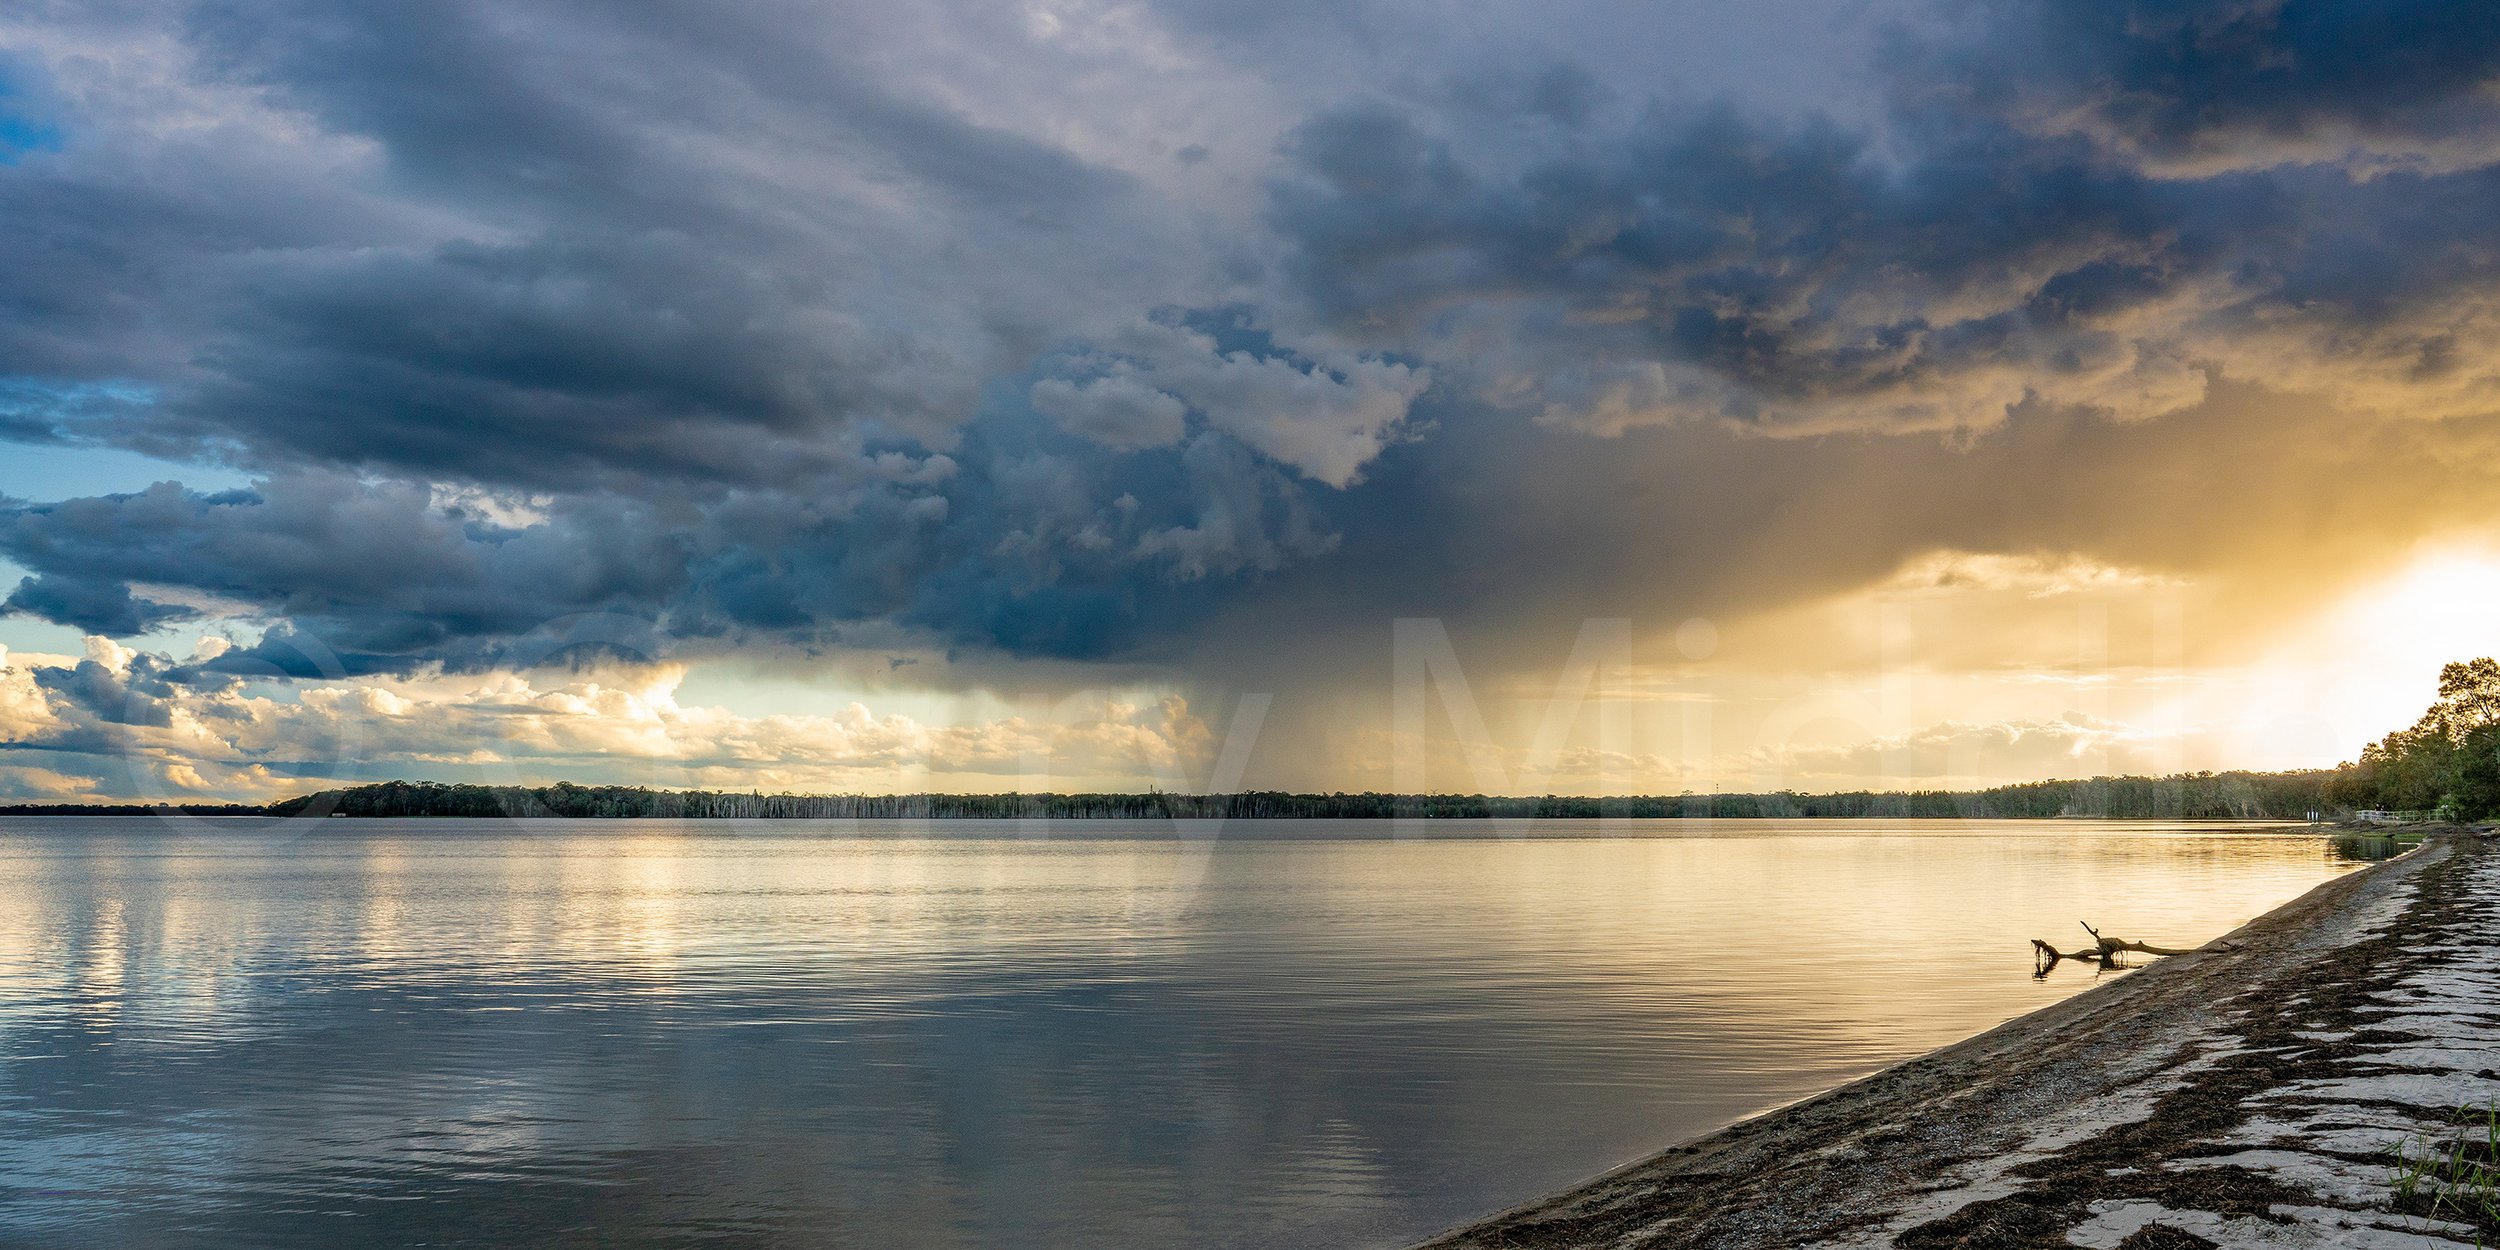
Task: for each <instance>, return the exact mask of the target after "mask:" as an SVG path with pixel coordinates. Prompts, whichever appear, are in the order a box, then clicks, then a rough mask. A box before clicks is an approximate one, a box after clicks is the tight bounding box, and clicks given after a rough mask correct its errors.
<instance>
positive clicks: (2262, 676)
mask: <svg viewBox="0 0 2500 1250" xmlns="http://www.w3.org/2000/svg"><path fill="white" fill-rule="evenodd" d="M2494 653H2500V554H2495V553H2493V552H2491V551H2488V550H2478V549H2467V548H2447V549H2439V550H2433V551H2430V552H2428V553H2426V554H2424V555H2423V556H2422V557H2421V558H2419V559H2417V560H2415V561H2414V562H2413V563H2412V564H2410V565H2408V566H2406V567H2405V568H2404V569H2403V570H2401V571H2400V572H2397V573H2396V574H2394V575H2392V576H2389V577H2386V578H2382V579H2379V580H2376V581H2371V582H2367V583H2364V584H2362V585H2361V586H2359V587H2357V588H2355V589H2353V590H2351V591H2350V592H2348V593H2346V594H2345V595H2344V596H2343V597H2342V598H2340V599H2339V600H2337V601H2336V602H2335V603H2334V604H2333V605H2332V606H2330V607H2328V608H2327V609H2326V610H2324V611H2322V612H2320V613H2319V614H2318V615H2316V616H2315V617H2312V618H2311V619H2310V620H2309V621H2308V622H2306V623H2304V624H2300V625H2296V626H2294V627H2293V628H2292V629H2291V630H2290V631H2289V632H2288V633H2287V634H2285V635H2284V636H2283V637H2282V639H2281V641H2280V642H2279V643H2278V645H2277V646H2275V647H2274V648H2272V649H2270V650H2269V651H2268V652H2266V653H2265V654H2264V655H2263V656H2262V657H2261V658H2260V659H2259V660H2258V661H2257V662H2256V663H2254V664H2252V665H2251V666H2250V669H2249V672H2248V674H2247V676H2248V678H2249V679H2250V680H2248V681H2247V682H2246V683H2245V684H2244V685H2242V684H2241V683H2234V685H2235V686H2238V687H2239V690H2240V694H2241V696H2242V697H2245V698H2247V699H2248V704H2247V705H2248V706H2249V707H2250V708H2251V709H2252V710H2253V712H2254V715H2250V716H2245V717H2244V718H2243V719H2242V725H2243V728H2244V730H2245V731H2246V732H2247V734H2248V736H2247V738H2246V740H2245V741H2244V742H2243V743H2242V744H2241V745H2242V746H2244V747H2245V748H2246V756H2245V758H2246V761H2247V763H2248V764H2249V765H2250V766H2255V767H2272V768H2283V767H2299V766H2314V765H2321V764H2332V763H2334V762H2335V761H2337V760H2348V759H2351V758H2353V757H2354V756H2355V755H2356V754H2358V753H2359V751H2360V749H2361V746H2362V744H2363V743H2365V742H2368V741H2370V740H2372V739H2374V738H2377V737H2378V736H2380V735H2381V734H2384V733H2386V732H2387V731H2388V730H2391V729H2396V728H2399V727H2401V726H2404V725H2409V724H2411V723H2412V722H2413V720H2414V718H2415V717H2417V716H2420V715H2421V713H2422V709H2423V708H2425V707H2427V706H2429V704H2430V702H2431V699H2432V697H2433V695H2434V694H2435V693H2436V691H2437V687H2438V681H2439V667H2440V665H2442V664H2445V663H2447V662H2449V661H2451V660H2464V659H2472V658H2474V657H2476V656H2483V655H2492V654H2494Z"/></svg>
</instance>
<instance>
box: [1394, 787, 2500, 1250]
mask: <svg viewBox="0 0 2500 1250" xmlns="http://www.w3.org/2000/svg"><path fill="white" fill-rule="evenodd" d="M2031 936H2034V935H2031V934H2008V935H2007V944H2008V947H2009V950H2014V951H2018V950H2020V948H2021V943H2022V942H2023V940H2024V939H2026V938H2029V937H2031ZM2495 946H2500V842H2495V841H2494V840H2492V839H2491V838H2489V837H2487V836H2486V837H2476V836H2474V835H2471V834H2465V833H2458V834H2453V835H2448V836H2441V837H2437V838H2435V839H2433V840H2432V841H2431V842H2430V843H2429V844H2428V845H2426V846H2424V847H2423V848H2422V849H2420V850H2418V851H2415V852H2413V853H2411V854H2408V855H2405V856H2403V857H2401V858H2399V859H2395V860H2391V861H2389V862H2386V863H2383V864H2379V865H2375V866H2373V867H2371V868H2370V869H2368V870H2365V871H2362V872H2358V873H2354V874H2352V875H2350V876H2346V877H2343V878H2340V879H2337V880H2335V881H2332V882H2329V883H2327V884H2325V885H2322V886H2320V887H2318V888H2317V889H2316V890H2314V891H2311V892H2310V893H2309V894H2307V895H2305V896H2303V897H2301V898H2299V899H2297V900H2294V901H2293V902H2291V903H2288V904H2286V905H2284V906H2283V907H2281V908H2278V909H2276V910H2275V911H2273V912H2271V913H2268V914H2267V915H2265V916H2263V917H2260V918H2259V919H2257V920H2256V921H2253V922H2251V923H2250V924H2248V925H2246V926H2244V927H2242V928H2241V929H2239V930H2237V931H2235V932H2233V933H2231V934H2229V935H2226V936H2225V937H2223V938H2221V939H2218V940H2216V941H2215V942H2212V943H2210V944H2208V945H2207V946H2205V947H2203V948H2201V949H2199V950H2197V951H2195V952H2193V953H2190V954H2187V955H2183V956H2179V957H2175V958H2169V959H2161V960H2155V961H2152V963H2151V966H2148V967H2144V968H2142V969H2140V970H2138V971H2136V972H2134V973H2133V974H2131V975H2128V976H2125V977H2122V978H2118V979H2116V980H2114V981H2112V982H2111V983H2110V984H2108V985H2105V986H2102V987H2099V988H2097V989H2094V990H2091V991H2089V992H2086V993H2084V994H2081V995H2078V996H2076V997H2074V998H2072V999H2069V1000H2067V1001H2065V1002H2063V1003H2060V1004H2058V1005H2056V1006H2054V1007H2050V1008H2047V1009H2045V1010H2042V1011H2039V1012H2036V1013H2034V1014H2031V1015H2028V1016H2025V1017H2022V1018H2021V1019H2018V1020H2014V1021H2011V1022H2009V1023H2007V1024H2005V1025H2003V1026H2001V1027H1999V1028H1996V1029H1994V1030H1991V1031H1989V1032H1987V1033H1984V1034H1981V1035H1980V1036H1978V1037H1974V1038H1971V1039H1970V1040H1968V1041H1965V1042H1961V1043H1959V1044H1957V1045H1954V1046H1951V1047H1948V1048H1946V1049H1944V1050H1941V1051H1937V1052H1935V1053H1933V1054H1931V1055H1928V1056H1926V1057H1923V1058H1920V1059H1916V1060H1912V1061H1910V1062H1908V1063H1905V1064H1901V1065H1899V1066H1896V1067H1893V1068H1890V1069H1887V1070H1885V1071H1883V1072H1880V1073H1877V1074H1875V1075H1873V1076H1870V1077H1868V1078H1866V1079H1864V1080H1861V1081H1858V1082H1855V1083H1853V1084H1850V1085H1846V1086H1843V1087H1841V1088H1839V1089H1836V1090H1833V1091H1831V1092H1830V1093H1827V1094H1824V1095H1821V1096H1819V1097H1816V1098H1812V1099H1809V1100H1807V1101H1805V1102H1802V1103H1798V1104H1796V1105H1793V1106H1790V1107H1787V1108H1783V1109H1781V1110H1778V1111H1774V1112H1771V1113H1769V1114H1766V1115H1763V1116H1760V1117H1757V1118H1755V1119H1752V1120H1748V1121H1745V1122H1743V1123H1740V1124H1737V1125H1735V1126H1733V1127H1730V1128H1728V1129H1725V1130H1723V1131H1721V1132H1718V1133H1715V1134H1712V1135H1710V1136H1708V1137H1704V1138H1701V1139H1699V1140H1697V1141H1693V1142H1690V1143H1687V1144H1684V1145H1680V1146H1676V1147H1674V1148H1671V1149H1668V1150H1666V1151H1664V1152H1662V1153H1660V1154H1658V1155H1655V1156H1653V1157H1651V1158H1648V1159H1645V1160H1642V1161H1640V1162H1637V1163H1634V1164H1631V1165H1629V1166H1627V1167H1624V1168H1622V1169H1619V1170H1617V1171H1615V1172H1613V1173H1610V1174H1608V1175H1605V1176H1602V1177H1599V1178H1597V1179H1596V1180H1593V1181H1591V1182H1589V1183H1588V1184H1586V1185H1584V1186H1582V1187H1580V1188H1578V1189H1576V1190H1573V1191H1571V1192H1568V1193H1565V1194H1561V1195H1558V1196H1555V1197H1553V1198H1549V1199H1546V1200H1543V1201H1539V1202H1536V1203H1532V1204H1530V1205H1528V1206H1525V1207H1521V1208H1519V1209H1516V1210H1513V1211H1510V1212H1506V1213H1503V1214H1501V1215H1498V1216H1495V1217H1492V1218H1490V1219H1487V1220H1485V1221H1483V1222H1481V1223H1478V1224H1474V1225H1471V1226H1468V1227H1465V1228H1462V1229H1458V1230H1454V1231H1452V1232H1449V1233H1446V1234H1443V1235H1442V1236H1440V1237H1438V1238H1435V1239H1434V1240H1432V1241H1431V1242H1429V1243H1427V1247H1429V1248H1430V1250H1461V1248H1466V1250H1493V1248H1495V1247H1501V1248H1505V1250H1520V1248H1529V1247H1535V1248H1551V1250H1561V1248H1565V1247H1570V1248H1575V1250H1577V1248H1589V1250H1595V1248H1598V1247H1606V1248H1609V1250H1612V1248H1620V1247H1696V1248H1699V1247H1709V1248H1712V1250H1738V1248H1744V1250H1753V1248H1757V1247H1759V1248H1769V1247H1795V1246H1818V1247H1850V1248H1860V1247H1863V1248H1870V1250H1871V1248H1873V1247H1888V1246H1889V1247H1903V1248H1905V1250H1940V1248H1944V1247H1973V1248H1977V1247H2018V1246H2064V1245H2075V1246H2087V1247H2102V1248H2124V1250H2171V1248H2182V1247H2200V1246H2224V1247H2261V1246H2262V1247H2320V1248H2324V1247H2360V1248H2384V1250H2399V1248H2406V1250H2441V1248H2445V1247H2457V1248H2458V1250H2472V1248H2473V1247H2476V1246H2478V1245H2492V1244H2500V1227H2495V1226H2494V1225H2493V1224H2492V1222H2491V1221H2490V1219H2489V1217H2488V1215H2484V1216H2480V1217H2476V1216H2467V1215H2460V1213H2459V1212H2458V1211H2457V1210H2456V1209H2455V1205H2456V1204H2454V1203H2453V1202H2452V1203H2449V1204H2447V1205H2445V1206H2442V1207H2434V1205H2433V1201H2432V1196H2431V1192H2430V1191H2429V1190H2428V1189H2417V1190H2415V1191H2414V1192H2412V1193H2410V1194H2402V1193H2400V1192H2399V1186H2398V1184H2397V1183H2396V1178H2397V1173H2398V1158H2399V1155H2400V1153H2402V1152H2405V1151H2408V1150H2410V1151H2411V1152H2412V1154H2413V1155H2414V1156H2416V1157H2419V1156H2420V1155H2421V1154H2422V1153H2423V1152H2424V1150H2425V1149H2426V1147H2427V1145H2428V1143H2429V1142H2431V1141H2432V1140H2441V1141H2444V1142H2452V1141H2454V1140H2455V1138H2456V1134H2457V1129H2456V1128H2455V1125H2456V1123H2457V1122H2458V1119H2459V1112H2460V1109H2461V1108H2467V1107H2470V1108H2473V1109H2474V1110H2475V1112H2476V1113H2477V1114H2476V1121H2475V1127H2474V1130H2473V1132H2472V1140H2473V1141H2474V1142H2475V1143H2477V1145H2478V1147H2479V1143H2480V1142H2481V1141H2482V1138H2483V1133H2482V1124H2481V1119H2480V1114H2481V1113H2482V1112H2483V1111H2484V1110H2485V1109H2487V1108H2490V1107H2491V1106H2492V1105H2493V1104H2494V1102H2495V1100H2500V1070H2496V1069H2500V967H2496V966H2495V965H2494V961H2493V959H2492V956H2493V954H2494V950H2495ZM1902 957H1903V958H1904V959H1916V958H1917V957H1918V954H1917V952H1915V951H1904V952H1903V953H1902ZM2486 1162H2488V1161H2486Z"/></svg>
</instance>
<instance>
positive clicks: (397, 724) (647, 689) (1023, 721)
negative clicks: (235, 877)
mask: <svg viewBox="0 0 2500 1250" xmlns="http://www.w3.org/2000/svg"><path fill="white" fill-rule="evenodd" d="M206 650H207V651H208V652H210V653H212V654H213V653H214V652H215V651H216V650H217V648H215V647H209V648H206ZM684 676H685V674H684V671H683V670H682V669H680V668H678V667H675V666H671V665H644V666H624V667H620V666H613V665H611V666H605V667H601V668H597V669H593V670H590V671H583V672H571V673H565V672H558V673H555V674H553V675H550V674H549V673H547V672H543V671H542V672H533V673H513V672H501V673H481V674H471V675H465V676H461V675H453V676H443V675H439V674H424V675H416V676H410V677H372V678H364V679H353V680H344V681H336V682H330V683H324V684H320V685H315V686H310V687H306V688H303V689H301V690H300V691H298V692H297V693H296V694H295V695H294V696H293V697H281V696H279V695H278V694H277V693H275V692H274V691H272V690H270V689H266V688H263V687H262V686H261V685H258V684H256V683H253V682H249V681H245V680H242V679H240V678H238V677H234V676H231V675H223V674H218V673H215V672H212V671H204V670H202V669H200V668H199V667H197V666H196V665H193V664H185V663H181V662H177V661H175V660H173V659H170V658H169V657H166V656H164V655H160V654H155V653H150V652H143V651H135V650H132V649H130V648H126V647H120V646H118V645H116V644H114V643H112V642H110V641H108V640H106V639H102V638H95V639H91V640H90V641H89V644H88V654H87V655H85V656H83V657H76V658H73V657H67V656H43V655H17V656H10V655H8V654H7V653H5V652H0V749H5V750H6V751H7V752H8V761H9V763H8V766H7V767H6V768H5V769H0V794H5V795H8V796H10V797H17V798H38V799H41V798H50V799H76V798H82V797H122V798H128V797H146V798H174V799H181V798H184V797H187V796H197V795H201V794H225V795H249V796H252V797H259V798H268V797H277V796H281V795H285V794H291V793H301V792H303V791H305V790H307V789H311V788H313V787H315V786H317V785H321V784H329V783H334V782H339V781H350V782H352V781H355V780H358V779H361V778H368V777H374V776H432V777H443V778H453V779H464V780H484V781H490V782H507V781H508V782H530V783H540V782H545V781H551V780H557V779H568V780H577V781H579V780H593V781H608V782H621V783H626V784H656V785H670V786H696V787H702V786H728V787H758V786H760V787H764V788H768V789H796V790H801V791H813V792H831V791H839V792H849V791H867V792H890V791H896V790H910V789H915V788H932V789H951V790H980V789H997V790H1009V789H1017V788H1022V789H1027V790H1038V789H1045V788H1050V787H1053V786H1056V787H1058V788H1061V789H1082V788H1104V787H1118V788H1130V789H1143V788H1146V787H1149V786H1155V785H1160V786H1163V787H1165V788H1168V789H1185V788H1191V787H1197V786H1203V785H1204V784H1205V770H1206V768H1207V767H1208V766H1209V763H1210V761H1211V760H1212V757H1213V754H1214V750H1215V740H1214V734H1213V733H1212V731H1211V730H1210V729H1209V728H1208V726H1207V725H1206V724H1205V723H1204V722H1203V721H1202V720H1201V719H1200V718H1199V717H1198V716H1197V714H1196V713H1194V712H1192V711H1191V710H1190V708H1189V705H1188V703H1187V702H1186V700H1184V699H1182V698H1181V697H1179V696H1177V695H1164V696H1161V697H1159V698H1158V697H1151V696H1149V697H1139V696H1136V695H1130V696H1128V697H1126V698H1125V699H1124V698H1122V697H1121V696H1118V695H1105V696H1099V697H1092V698H1085V699H1065V700H1060V701H1058V702H1056V703H1055V704H1052V705H1049V706H1045V707H1043V708H1040V709H1037V711H1035V712H1034V713H1031V714H1026V715H1011V716H1003V717H993V718H987V719H981V718H972V719H966V720H962V721H958V722H954V723H944V724H936V723H930V722H928V721H924V720H921V719H918V718H915V717H912V716H908V715H902V714H897V713H885V714H879V713H876V712H873V711H871V710H870V709H869V708H868V707H867V706H866V705H864V704H862V703H859V702H850V703H848V704H846V705H843V706H841V707H840V708H838V709H837V710H834V711H831V712H827V713H821V714H792V715H767V716H749V715H740V714H737V713H733V712H730V711H728V710H725V709H723V708H719V707H711V706H704V705H699V704H689V703H686V702H683V701H681V700H680V699H679V698H678V695H677V689H678V686H679V684H680V683H681V682H682V681H683V679H684Z"/></svg>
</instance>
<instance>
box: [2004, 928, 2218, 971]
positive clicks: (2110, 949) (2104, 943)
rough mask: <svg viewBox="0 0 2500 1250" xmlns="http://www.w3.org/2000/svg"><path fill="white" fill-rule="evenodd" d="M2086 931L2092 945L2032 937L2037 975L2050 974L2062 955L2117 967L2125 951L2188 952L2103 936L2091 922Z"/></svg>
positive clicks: (2180, 953) (2167, 953)
mask: <svg viewBox="0 0 2500 1250" xmlns="http://www.w3.org/2000/svg"><path fill="white" fill-rule="evenodd" d="M2076 923H2078V924H2081V923H2082V922H2081V921H2077V922H2076ZM2083 931H2084V932H2086V933H2089V934H2091V935H2092V945H2091V946H2089V947H2085V948H2083V949H2081V950H2072V951H2061V950H2059V949H2057V948H2056V947H2054V946H2051V945H2049V944H2048V943H2046V942H2043V941H2041V940H2040V939H2038V938H2033V939H2031V956H2032V973H2033V975H2035V976H2047V975H2048V974H2049V969H2051V968H2054V967H2056V966H2057V961H2059V960H2061V959H2080V960H2083V961H2084V962H2086V963H2097V964H2099V965H2101V966H2102V967H2104V968H2115V967H2118V966H2119V959H2118V957H2119V956H2120V955H2123V954H2137V955H2184V954H2187V952H2186V951H2183V950H2173V949H2171V948H2170V947H2167V946H2154V945H2152V944H2150V943H2148V942H2128V941H2122V940H2120V939H2118V938H2113V937H2104V936H2102V934H2101V931H2100V930H2098V929H2095V928H2093V927H2092V926H2091V925H2088V924H2086V925H2084V926H2083Z"/></svg>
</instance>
